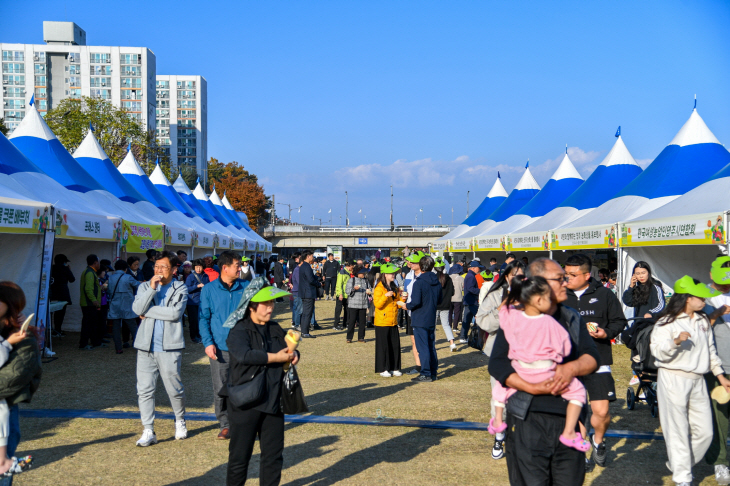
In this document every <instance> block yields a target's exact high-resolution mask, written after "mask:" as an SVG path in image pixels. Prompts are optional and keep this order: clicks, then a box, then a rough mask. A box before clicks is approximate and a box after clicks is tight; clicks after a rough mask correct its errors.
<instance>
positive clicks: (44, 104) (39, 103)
mask: <svg viewBox="0 0 730 486" xmlns="http://www.w3.org/2000/svg"><path fill="white" fill-rule="evenodd" d="M35 103H36V108H38V110H39V111H48V100H36V102H35Z"/></svg>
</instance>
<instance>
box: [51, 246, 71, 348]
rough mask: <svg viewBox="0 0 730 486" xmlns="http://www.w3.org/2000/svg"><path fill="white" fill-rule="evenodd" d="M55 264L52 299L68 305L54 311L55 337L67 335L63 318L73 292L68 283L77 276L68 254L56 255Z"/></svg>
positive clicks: (52, 269)
mask: <svg viewBox="0 0 730 486" xmlns="http://www.w3.org/2000/svg"><path fill="white" fill-rule="evenodd" d="M53 260H54V262H55V263H54V265H53V267H52V268H51V300H57V301H61V302H66V305H65V306H64V307H63V308H62V309H61V310H58V311H56V312H54V313H53V337H63V336H65V335H66V333H65V332H63V331H62V330H61V326H63V319H64V317H66V307H67V306H69V305H71V293H70V292H69V290H68V284H69V283H74V282H75V281H76V277H74V274H73V273H72V272H71V269H70V268H69V266H68V264H69V262H70V261H71V260H69V259H68V258H67V257H66V255H64V254H63V253H59V254H58V255H56V256H55V257H54V259H53Z"/></svg>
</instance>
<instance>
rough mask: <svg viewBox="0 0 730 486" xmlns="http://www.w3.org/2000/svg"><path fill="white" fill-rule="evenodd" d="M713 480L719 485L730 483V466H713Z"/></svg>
mask: <svg viewBox="0 0 730 486" xmlns="http://www.w3.org/2000/svg"><path fill="white" fill-rule="evenodd" d="M715 481H717V484H721V485H728V484H730V468H728V467H727V466H726V465H724V464H718V465H717V466H715Z"/></svg>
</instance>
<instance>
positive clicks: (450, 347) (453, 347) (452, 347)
mask: <svg viewBox="0 0 730 486" xmlns="http://www.w3.org/2000/svg"><path fill="white" fill-rule="evenodd" d="M449 349H451V352H452V353H453V352H454V351H456V343H453V344H452V345H451V346H449Z"/></svg>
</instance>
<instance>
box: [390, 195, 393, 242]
mask: <svg viewBox="0 0 730 486" xmlns="http://www.w3.org/2000/svg"><path fill="white" fill-rule="evenodd" d="M390 231H393V184H391V185H390Z"/></svg>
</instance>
